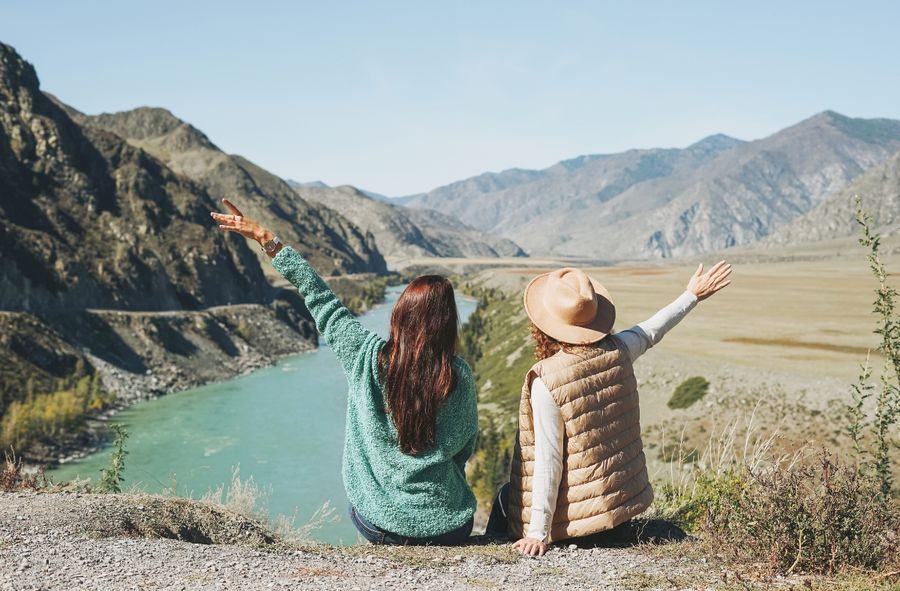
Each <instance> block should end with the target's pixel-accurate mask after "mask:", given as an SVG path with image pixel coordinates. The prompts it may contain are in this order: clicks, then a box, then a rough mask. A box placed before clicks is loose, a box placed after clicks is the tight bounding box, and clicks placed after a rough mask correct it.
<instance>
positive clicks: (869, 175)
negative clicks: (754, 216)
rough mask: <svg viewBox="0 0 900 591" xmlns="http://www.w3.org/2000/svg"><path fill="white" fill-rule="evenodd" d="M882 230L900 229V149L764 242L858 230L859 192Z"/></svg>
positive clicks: (799, 240) (796, 241) (778, 242)
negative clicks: (857, 207)
mask: <svg viewBox="0 0 900 591" xmlns="http://www.w3.org/2000/svg"><path fill="white" fill-rule="evenodd" d="M857 195H858V196H859V197H860V198H861V199H862V203H863V207H864V208H865V210H866V211H867V212H868V213H869V214H870V215H871V216H872V221H873V226H874V227H875V228H876V229H878V230H879V231H881V232H883V233H884V232H888V233H895V232H898V231H900V152H897V153H896V154H894V155H893V156H892V157H891V158H889V159H888V160H887V161H886V162H883V163H882V164H879V165H878V166H874V167H872V168H870V169H869V170H867V171H866V172H864V173H863V174H861V175H859V177H857V178H856V179H855V180H854V181H853V182H851V183H850V184H849V185H847V186H846V187H844V188H843V189H841V190H840V191H838V192H836V193H834V194H833V195H831V196H830V197H828V199H826V200H825V201H824V202H822V203H821V204H819V205H818V206H816V207H815V208H813V209H812V210H811V211H809V212H808V213H806V214H804V215H802V216H800V217H799V218H797V219H796V220H794V221H793V222H791V223H790V224H788V225H786V226H783V227H782V228H779V229H778V230H776V231H775V232H774V233H773V234H772V235H771V236H769V237H767V238H766V239H765V240H764V241H763V243H762V246H765V247H772V246H788V245H795V244H803V243H806V242H815V241H819V240H828V239H832V238H844V237H847V236H854V235H856V234H858V233H859V225H858V224H857V223H856V218H855V216H856V201H855V198H856V196H857Z"/></svg>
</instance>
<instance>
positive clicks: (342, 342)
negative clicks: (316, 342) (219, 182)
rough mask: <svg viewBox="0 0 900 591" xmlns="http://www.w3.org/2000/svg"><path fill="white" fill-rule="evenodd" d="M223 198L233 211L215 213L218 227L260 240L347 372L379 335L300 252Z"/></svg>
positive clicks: (273, 264)
mask: <svg viewBox="0 0 900 591" xmlns="http://www.w3.org/2000/svg"><path fill="white" fill-rule="evenodd" d="M222 201H223V202H224V203H225V206H226V207H228V209H229V210H230V211H231V213H230V214H222V213H218V212H212V214H211V215H212V218H213V219H214V220H216V221H217V222H218V223H219V228H220V229H222V230H225V231H229V232H236V233H238V234H240V235H242V236H244V237H246V238H249V239H251V240H255V241H257V242H259V244H260V246H262V247H263V250H264V251H265V252H266V254H268V255H269V257H270V258H271V259H272V266H274V267H275V269H276V270H277V271H278V272H279V273H281V274H282V275H283V276H284V278H285V279H287V280H288V281H290V282H291V283H292V284H293V285H294V287H296V288H297V289H298V290H299V291H300V294H301V295H302V296H303V300H304V302H305V304H306V308H307V309H308V310H309V312H310V314H312V317H313V319H314V320H315V321H316V327H317V328H318V329H319V332H320V333H322V336H323V337H325V341H326V342H327V343H328V344H329V345H330V346H331V348H332V349H333V350H334V352H335V355H336V356H337V358H338V360H339V361H340V362H341V365H342V366H343V367H344V369H345V371H347V372H350V371H351V369H352V367H353V364H354V363H355V362H356V360H357V359H358V357H359V356H358V353H359V351H360V350H361V348H362V347H363V346H364V343H365V342H366V341H367V340H368V339H373V338H374V339H378V338H379V337H378V336H377V335H375V334H374V333H372V332H370V331H368V330H366V329H365V328H363V326H362V324H360V323H359V321H358V320H357V319H356V318H355V317H354V316H353V314H351V313H350V310H348V309H347V308H346V307H345V306H344V305H343V304H342V303H341V301H340V300H339V299H338V298H337V296H336V295H334V292H332V291H331V288H329V287H328V285H327V284H326V283H325V281H324V280H323V279H322V277H321V276H319V274H318V273H317V272H316V271H315V269H313V268H312V266H310V264H309V262H307V261H306V259H304V258H303V257H302V256H300V253H298V252H297V251H296V250H294V249H293V248H291V247H290V246H283V245H282V244H280V243H278V242H277V241H276V240H275V234H273V233H272V232H271V231H269V230H267V229H266V228H263V227H262V226H260V225H259V224H258V223H257V222H255V221H253V220H251V219H249V218H247V217H245V216H244V215H243V214H241V212H240V211H239V210H238V209H237V208H236V207H235V206H234V205H233V204H232V203H231V202H230V201H228V200H227V199H223V200H222Z"/></svg>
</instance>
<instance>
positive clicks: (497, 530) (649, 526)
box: [484, 484, 687, 548]
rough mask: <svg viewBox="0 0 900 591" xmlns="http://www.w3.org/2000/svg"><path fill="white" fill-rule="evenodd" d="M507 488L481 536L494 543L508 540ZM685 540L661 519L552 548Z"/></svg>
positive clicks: (639, 521) (636, 521)
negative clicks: (489, 538)
mask: <svg viewBox="0 0 900 591" xmlns="http://www.w3.org/2000/svg"><path fill="white" fill-rule="evenodd" d="M508 509H509V484H504V485H503V486H502V487H500V492H498V493H497V496H496V497H495V498H494V505H493V506H492V507H491V516H490V517H489V518H488V524H487V528H485V531H484V533H485V535H487V536H490V537H492V538H495V539H500V540H508V539H509V534H508V533H507V532H508V528H509V518H508V517H507V514H508ZM685 537H687V534H685V533H684V530H682V529H681V528H680V527H678V526H677V525H675V524H674V523H672V522H670V521H665V520H663V519H632V520H630V521H626V522H625V523H621V524H619V525H617V526H616V527H614V528H612V529H608V530H605V531H601V532H597V533H595V534H590V535H587V536H582V537H579V538H568V539H565V540H556V541H555V542H554V544H560V545H562V544H575V545H576V546H578V547H579V548H618V547H622V546H634V545H636V544H640V543H642V542H643V543H648V544H662V543H664V542H678V541H681V540H683V539H684V538H685Z"/></svg>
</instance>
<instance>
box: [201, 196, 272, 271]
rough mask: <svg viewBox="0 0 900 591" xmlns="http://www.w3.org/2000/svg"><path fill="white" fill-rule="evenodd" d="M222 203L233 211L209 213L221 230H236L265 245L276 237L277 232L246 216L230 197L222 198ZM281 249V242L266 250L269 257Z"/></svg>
mask: <svg viewBox="0 0 900 591" xmlns="http://www.w3.org/2000/svg"><path fill="white" fill-rule="evenodd" d="M222 203H224V204H225V207H227V208H228V209H229V210H230V211H231V213H230V214H224V213H219V212H217V211H212V212H210V214H209V215H211V216H212V219H214V220H216V222H218V223H219V229H220V230H224V231H226V232H235V233H237V234H240V235H241V236H243V237H245V238H249V239H250V240H256V241H257V242H259V245H260V246H263V247H265V244H266V243H267V242H268V241H269V240H272V239H273V238H275V234H273V233H272V232H270V231H269V230H267V229H266V228H263V227H262V226H261V225H259V224H258V223H257V222H255V221H253V220H251V219H250V218H248V217H246V216H245V215H244V214H242V213H241V212H240V210H239V209H238V208H237V207H235V206H234V204H233V203H232V202H231V201H229V200H228V199H222ZM279 250H281V245H280V244H279V245H278V246H277V247H276V249H275V250H273V251H266V254H268V255H269V257H273V258H274V256H275V255H276V254H278V251H279Z"/></svg>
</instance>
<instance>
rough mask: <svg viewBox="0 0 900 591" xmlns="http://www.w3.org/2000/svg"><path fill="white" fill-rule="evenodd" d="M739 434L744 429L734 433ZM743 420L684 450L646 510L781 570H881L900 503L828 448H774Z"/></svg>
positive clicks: (892, 560)
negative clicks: (700, 448) (786, 451)
mask: <svg viewBox="0 0 900 591" xmlns="http://www.w3.org/2000/svg"><path fill="white" fill-rule="evenodd" d="M739 433H742V434H743V435H742V436H738V434H739ZM758 433H759V429H757V428H756V427H755V426H754V424H753V416H752V415H751V417H750V418H749V419H748V420H747V421H746V422H740V421H736V422H733V423H730V424H729V425H728V426H726V427H725V428H723V429H722V430H721V431H719V432H716V433H714V434H712V435H711V436H710V439H709V443H708V444H707V446H706V448H705V449H704V450H703V452H702V453H700V455H699V458H697V459H696V460H695V461H693V462H690V463H685V462H684V458H685V457H686V456H687V454H689V453H691V452H693V451H694V450H692V449H683V450H682V453H680V454H679V456H680V457H681V458H682V461H679V462H673V463H672V464H670V466H669V474H668V475H667V477H666V478H665V483H664V484H662V485H661V486H659V487H657V498H656V500H655V502H654V508H653V512H654V513H655V515H656V516H657V517H661V518H664V519H669V520H672V521H674V522H676V523H678V524H679V525H681V526H682V527H683V528H685V529H686V530H688V531H690V532H692V533H694V534H695V535H698V536H699V537H700V538H701V539H702V540H703V541H704V542H705V543H706V544H708V546H709V547H710V548H711V549H715V552H717V553H720V554H723V555H724V556H725V557H727V558H730V559H732V560H735V561H738V562H749V563H759V562H764V563H766V564H767V565H768V570H769V572H770V574H779V573H780V574H784V573H789V572H806V573H821V574H834V573H847V572H858V571H860V570H864V571H881V572H887V571H890V570H891V569H892V568H896V567H897V565H898V563H900V537H898V534H897V532H898V531H900V507H898V504H897V501H896V499H890V498H885V497H884V496H883V495H881V494H879V491H880V481H879V479H878V478H877V476H876V475H875V474H874V473H873V472H872V471H871V470H869V469H865V468H860V467H859V466H858V465H857V464H851V463H846V462H844V461H841V460H837V459H835V458H834V457H833V456H832V455H831V454H830V453H829V452H828V451H826V450H824V449H823V450H822V451H821V452H819V453H810V451H809V450H807V449H803V450H800V451H798V452H796V453H794V454H782V455H778V454H777V452H776V451H775V450H776V449H777V448H778V447H779V446H778V444H777V443H776V440H777V438H778V434H777V433H776V434H774V435H769V436H761V435H759V434H758Z"/></svg>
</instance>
